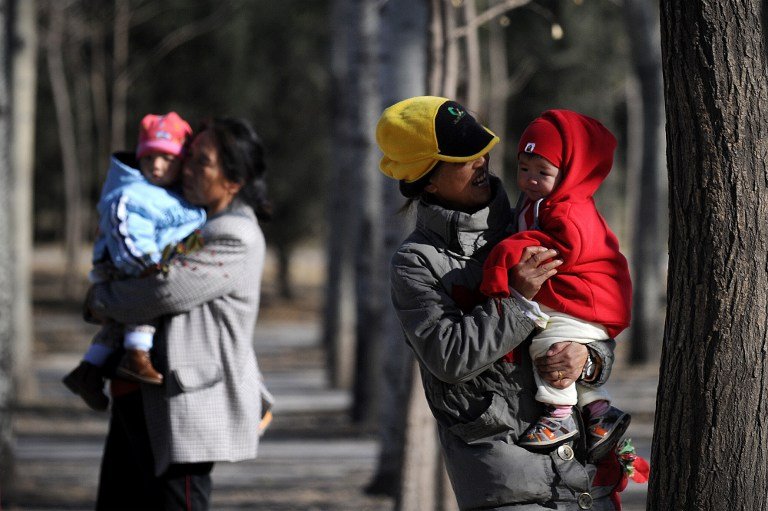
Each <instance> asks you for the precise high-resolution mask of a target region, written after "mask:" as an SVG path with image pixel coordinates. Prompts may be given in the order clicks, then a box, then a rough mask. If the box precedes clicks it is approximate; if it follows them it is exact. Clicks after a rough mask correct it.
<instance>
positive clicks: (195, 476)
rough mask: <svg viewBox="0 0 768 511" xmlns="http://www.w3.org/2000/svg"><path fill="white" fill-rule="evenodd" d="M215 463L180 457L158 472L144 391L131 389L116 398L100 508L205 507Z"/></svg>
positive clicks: (173, 510) (169, 510)
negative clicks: (164, 469)
mask: <svg viewBox="0 0 768 511" xmlns="http://www.w3.org/2000/svg"><path fill="white" fill-rule="evenodd" d="M212 469H213V463H180V464H174V465H171V466H170V467H169V468H168V470H167V471H166V472H165V473H164V474H163V475H161V476H159V477H156V476H155V475H154V473H155V472H154V459H153V457H152V449H151V447H150V444H149V435H148V433H147V427H146V424H145V422H144V406H143V403H142V398H141V392H131V393H130V394H127V395H125V396H121V397H118V398H115V399H114V400H113V403H112V417H111V419H110V422H109V433H108V434H107V442H106V445H105V447H104V457H103V458H102V461H101V476H100V478H99V493H98V498H97V502H96V510H97V511H122V510H125V511H128V510H131V511H134V510H139V509H141V510H147V511H149V510H152V511H155V510H157V511H161V510H166V511H177V510H178V511H207V510H208V509H209V505H210V499H211V470H212Z"/></svg>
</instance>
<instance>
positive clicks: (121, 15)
mask: <svg viewBox="0 0 768 511" xmlns="http://www.w3.org/2000/svg"><path fill="white" fill-rule="evenodd" d="M130 31H131V4H130V1H129V0H115V18H114V24H113V29H112V36H113V39H112V77H113V78H112V80H113V81H112V129H111V130H110V132H111V134H112V142H111V147H110V151H122V150H123V149H124V148H125V124H126V119H127V117H128V115H127V108H128V87H130V85H131V81H130V76H129V73H128V52H129V50H128V42H129V38H130Z"/></svg>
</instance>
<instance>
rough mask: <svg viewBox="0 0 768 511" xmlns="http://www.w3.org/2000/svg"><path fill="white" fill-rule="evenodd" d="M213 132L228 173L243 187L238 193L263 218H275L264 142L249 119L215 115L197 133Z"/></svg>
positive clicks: (231, 178)
mask: <svg viewBox="0 0 768 511" xmlns="http://www.w3.org/2000/svg"><path fill="white" fill-rule="evenodd" d="M206 130H208V131H210V132H211V133H212V134H213V138H214V140H215V142H216V146H217V148H218V150H219V158H221V166H222V169H223V171H224V176H225V177H226V178H227V179H229V180H230V181H233V182H235V183H240V184H242V185H243V187H242V188H241V189H240V192H238V194H237V196H238V197H239V198H240V199H242V200H243V201H245V203H246V204H248V205H249V206H251V208H253V212H254V213H256V217H257V218H258V219H259V220H269V219H270V218H271V217H272V203H271V202H270V201H269V199H268V198H267V183H266V181H265V173H266V167H265V165H264V144H262V142H261V137H259V136H258V135H257V134H256V131H255V130H254V129H253V127H252V126H251V123H249V122H248V121H247V120H245V119H239V118H234V117H214V118H212V119H207V120H205V121H203V122H202V123H201V125H200V127H199V128H198V129H197V132H196V133H201V132H203V131H206Z"/></svg>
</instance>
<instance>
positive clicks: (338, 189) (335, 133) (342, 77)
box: [323, 0, 358, 389]
mask: <svg viewBox="0 0 768 511" xmlns="http://www.w3.org/2000/svg"><path fill="white" fill-rule="evenodd" d="M352 5H353V4H352V0H334V1H333V5H332V12H331V26H332V27H333V40H332V43H331V45H332V47H331V80H332V82H331V88H332V91H333V94H332V97H333V105H332V107H333V116H332V123H331V129H332V133H331V146H332V151H331V154H334V155H335V158H334V164H333V165H331V168H330V172H329V185H328V187H327V188H328V190H329V194H330V196H329V200H328V226H329V227H328V241H327V264H328V267H327V280H326V288H325V309H324V311H323V345H324V346H325V349H326V354H327V357H328V364H327V365H328V371H329V374H330V380H331V384H332V385H333V386H335V387H337V388H343V389H349V388H351V387H352V381H353V379H354V377H353V374H354V360H355V341H354V340H355V330H354V329H355V326H354V325H355V280H354V279H355V266H354V252H353V239H354V232H355V226H356V225H357V224H356V221H357V215H356V212H355V211H354V199H353V197H354V194H355V193H357V183H358V173H357V169H356V167H355V162H353V161H352V151H351V142H350V140H351V138H350V137H351V134H350V133H351V129H352V128H351V126H352V118H351V116H352V110H353V105H352V103H351V102H350V98H349V87H350V86H351V83H350V81H349V65H350V62H349V58H348V54H349V52H350V51H351V50H350V46H351V45H353V44H355V43H354V41H352V39H351V37H352V34H351V32H352V23H350V22H349V20H351V19H352V17H351V16H352ZM342 183H344V185H342Z"/></svg>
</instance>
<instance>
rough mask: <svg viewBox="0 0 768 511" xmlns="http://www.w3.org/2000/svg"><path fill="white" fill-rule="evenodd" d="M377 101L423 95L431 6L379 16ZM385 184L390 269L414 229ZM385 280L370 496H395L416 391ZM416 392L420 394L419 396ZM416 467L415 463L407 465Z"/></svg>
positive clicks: (416, 4) (387, 10)
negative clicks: (376, 450)
mask: <svg viewBox="0 0 768 511" xmlns="http://www.w3.org/2000/svg"><path fill="white" fill-rule="evenodd" d="M381 16H382V19H381V49H382V53H381V58H382V62H381V73H380V76H381V95H382V102H383V106H384V107H387V106H389V105H392V104H394V103H396V102H398V101H401V100H403V99H406V98H409V97H413V96H420V95H424V94H425V93H426V89H427V66H428V64H427V55H428V41H427V28H428V22H429V5H428V4H427V0H416V1H414V0H389V1H388V2H387V3H386V4H384V6H383V9H382V13H381ZM380 179H381V180H382V181H383V186H382V194H383V201H382V202H383V207H384V213H383V219H384V224H385V227H384V249H383V251H382V253H381V257H380V259H379V263H378V264H380V265H381V267H382V268H389V260H390V258H391V257H392V254H393V253H394V252H395V251H396V250H397V248H398V247H399V246H400V243H401V242H402V241H403V239H404V237H405V235H406V233H407V232H408V231H410V230H411V229H412V228H413V222H412V221H411V220H412V219H411V218H406V217H405V215H403V214H398V210H399V207H400V205H401V204H402V203H403V200H404V199H403V197H402V196H401V195H400V193H399V191H398V187H397V183H396V182H395V181H394V180H392V179H389V178H387V177H385V176H384V175H383V174H380ZM388 282H389V281H388V279H386V280H385V283H384V284H385V285H384V291H383V296H384V297H385V307H384V320H383V325H384V338H383V351H384V353H383V354H382V360H383V364H382V368H383V371H380V372H381V375H380V378H381V379H382V383H383V384H382V386H381V392H380V396H381V398H380V399H381V407H380V415H381V419H380V421H379V424H380V427H379V438H380V444H381V450H380V454H379V459H378V465H377V470H376V475H375V476H374V479H373V480H372V482H371V483H370V484H369V486H368V488H367V491H368V492H369V493H374V494H376V493H379V494H382V493H383V494H388V495H392V496H395V495H396V493H397V491H398V489H399V488H398V487H399V481H400V477H401V474H402V465H403V444H404V441H405V438H404V436H405V414H404V413H403V403H406V402H407V401H408V395H409V394H410V392H411V390H410V386H411V385H415V386H416V387H417V388H420V385H419V382H418V381H416V382H412V381H411V379H410V368H411V362H412V360H413V355H412V352H411V350H410V348H409V347H408V345H407V344H406V342H405V339H404V336H403V332H402V327H401V326H400V322H399V320H398V319H397V316H396V315H395V311H394V308H393V307H392V305H391V302H390V300H389V298H388V296H389V294H388V293H387V291H386V290H387V289H388ZM418 391H420V390H418ZM409 461H410V462H411V463H414V462H415V463H418V461H417V460H409Z"/></svg>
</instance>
